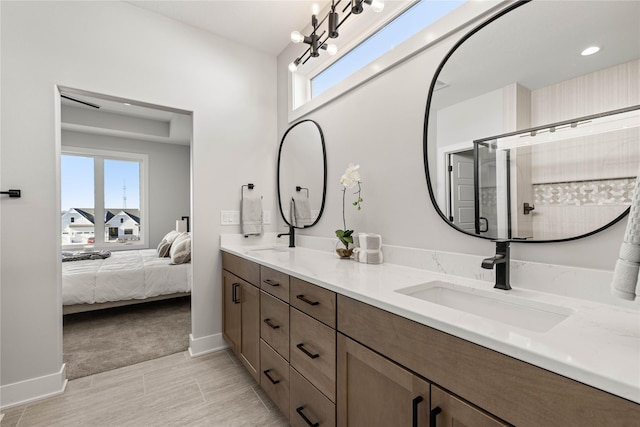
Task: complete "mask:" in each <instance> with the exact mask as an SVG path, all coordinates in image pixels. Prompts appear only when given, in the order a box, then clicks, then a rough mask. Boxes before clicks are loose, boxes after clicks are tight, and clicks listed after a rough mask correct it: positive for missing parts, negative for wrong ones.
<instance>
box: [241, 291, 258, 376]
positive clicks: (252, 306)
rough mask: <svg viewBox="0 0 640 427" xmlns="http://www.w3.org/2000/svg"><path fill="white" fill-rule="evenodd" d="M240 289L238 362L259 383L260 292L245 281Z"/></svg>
mask: <svg viewBox="0 0 640 427" xmlns="http://www.w3.org/2000/svg"><path fill="white" fill-rule="evenodd" d="M240 289H241V291H242V292H241V294H240V310H241V312H242V314H241V316H242V320H241V325H242V331H241V334H240V335H241V336H240V360H241V361H242V363H243V364H244V366H245V367H246V368H247V369H248V370H249V372H250V373H251V375H252V376H253V378H255V380H256V381H258V382H260V290H259V289H258V288H256V287H255V286H253V285H251V284H249V283H247V282H245V281H241V282H240Z"/></svg>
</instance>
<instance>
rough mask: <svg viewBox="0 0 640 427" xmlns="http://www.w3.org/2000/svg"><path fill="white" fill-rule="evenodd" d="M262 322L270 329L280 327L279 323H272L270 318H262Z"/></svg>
mask: <svg viewBox="0 0 640 427" xmlns="http://www.w3.org/2000/svg"><path fill="white" fill-rule="evenodd" d="M263 322H264V323H266V324H267V325H269V327H270V328H271V329H278V328H279V327H280V325H274V324H273V322H271V319H264V320H263Z"/></svg>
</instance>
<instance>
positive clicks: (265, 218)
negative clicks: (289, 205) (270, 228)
mask: <svg viewBox="0 0 640 427" xmlns="http://www.w3.org/2000/svg"><path fill="white" fill-rule="evenodd" d="M262 223H263V224H271V211H262Z"/></svg>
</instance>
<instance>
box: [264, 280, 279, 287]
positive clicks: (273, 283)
mask: <svg viewBox="0 0 640 427" xmlns="http://www.w3.org/2000/svg"><path fill="white" fill-rule="evenodd" d="M262 282H263V283H266V284H267V285H271V286H280V283H278V282H274V281H273V280H271V279H264V280H263V281H262Z"/></svg>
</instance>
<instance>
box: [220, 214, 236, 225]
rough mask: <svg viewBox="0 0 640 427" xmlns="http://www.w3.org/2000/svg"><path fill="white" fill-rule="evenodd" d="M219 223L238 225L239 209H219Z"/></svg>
mask: <svg viewBox="0 0 640 427" xmlns="http://www.w3.org/2000/svg"><path fill="white" fill-rule="evenodd" d="M220 224H221V225H239V224H240V211H220Z"/></svg>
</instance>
